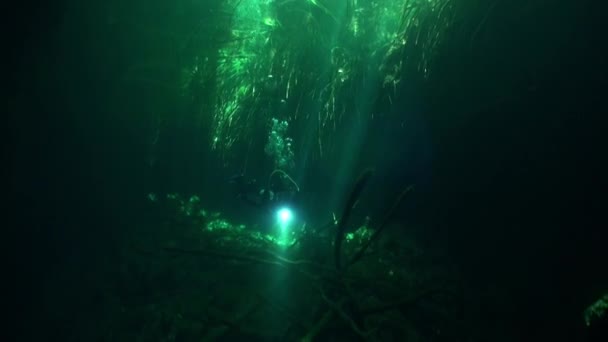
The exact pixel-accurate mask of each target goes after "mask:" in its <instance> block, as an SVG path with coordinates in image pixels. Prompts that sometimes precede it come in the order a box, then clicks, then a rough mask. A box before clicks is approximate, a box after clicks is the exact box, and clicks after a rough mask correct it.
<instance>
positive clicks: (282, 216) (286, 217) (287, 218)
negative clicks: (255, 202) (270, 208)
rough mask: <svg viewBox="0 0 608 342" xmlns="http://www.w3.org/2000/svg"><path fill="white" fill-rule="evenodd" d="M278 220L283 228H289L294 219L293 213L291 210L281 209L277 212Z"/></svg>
mask: <svg viewBox="0 0 608 342" xmlns="http://www.w3.org/2000/svg"><path fill="white" fill-rule="evenodd" d="M277 219H278V220H279V223H280V224H281V227H287V226H288V225H289V223H290V222H291V220H292V219H293V213H292V212H291V210H290V209H289V208H281V209H279V211H277Z"/></svg>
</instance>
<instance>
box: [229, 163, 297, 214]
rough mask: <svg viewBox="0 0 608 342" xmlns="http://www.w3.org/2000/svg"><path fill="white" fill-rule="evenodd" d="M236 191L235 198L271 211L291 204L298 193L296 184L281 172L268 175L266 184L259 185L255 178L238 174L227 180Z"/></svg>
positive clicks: (277, 171)
mask: <svg viewBox="0 0 608 342" xmlns="http://www.w3.org/2000/svg"><path fill="white" fill-rule="evenodd" d="M228 181H229V183H230V184H233V185H234V186H235V189H236V198H238V199H240V200H243V201H245V202H246V203H248V204H250V205H253V206H255V207H258V208H267V209H272V208H274V207H277V206H279V205H286V204H291V203H292V202H293V201H294V199H295V197H296V195H297V193H298V192H299V191H300V188H299V187H298V184H297V183H296V182H295V181H294V180H293V179H292V178H291V177H290V176H289V175H288V174H287V173H286V172H285V171H283V170H279V169H277V170H274V171H272V173H270V176H269V177H268V181H267V182H266V184H259V183H258V182H257V180H256V179H255V178H247V177H246V176H245V175H244V174H238V175H235V176H232V177H230V178H229V180H228Z"/></svg>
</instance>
